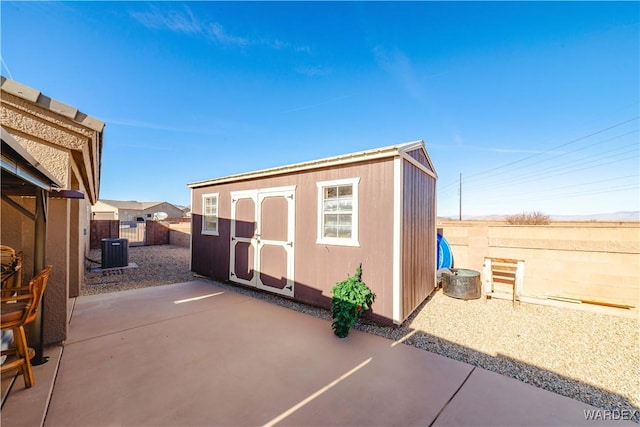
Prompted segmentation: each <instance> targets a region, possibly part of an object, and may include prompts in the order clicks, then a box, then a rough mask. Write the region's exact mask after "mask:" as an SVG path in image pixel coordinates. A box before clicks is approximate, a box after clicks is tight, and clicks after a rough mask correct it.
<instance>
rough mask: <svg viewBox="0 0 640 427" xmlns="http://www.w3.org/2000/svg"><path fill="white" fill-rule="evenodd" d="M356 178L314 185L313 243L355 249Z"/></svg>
mask: <svg viewBox="0 0 640 427" xmlns="http://www.w3.org/2000/svg"><path fill="white" fill-rule="evenodd" d="M359 182H360V178H351V179H341V180H337V181H323V182H318V183H317V186H318V240H317V243H322V244H329V245H343V246H359V243H358V183H359Z"/></svg>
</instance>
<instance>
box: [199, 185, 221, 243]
mask: <svg viewBox="0 0 640 427" xmlns="http://www.w3.org/2000/svg"><path fill="white" fill-rule="evenodd" d="M211 197H215V198H216V211H217V212H218V213H217V215H216V229H215V231H213V230H205V229H204V225H205V219H206V216H205V212H204V209H205V199H208V198H211ZM219 219H220V193H209V194H203V195H202V229H201V230H200V233H201V234H206V235H207V236H218V235H220V234H219V232H220V220H219Z"/></svg>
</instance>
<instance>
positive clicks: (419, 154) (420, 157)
mask: <svg viewBox="0 0 640 427" xmlns="http://www.w3.org/2000/svg"><path fill="white" fill-rule="evenodd" d="M407 155H408V156H409V157H412V158H414V159H416V160H417V161H418V162H419V163H420V164H421V165H422V166H424V167H425V168H427V169H429V170H430V171H431V172H433V168H432V167H431V165H430V164H429V160H428V159H427V156H426V155H425V154H424V151H422V149H421V148H418V149H417V150H411V151H409V152H407Z"/></svg>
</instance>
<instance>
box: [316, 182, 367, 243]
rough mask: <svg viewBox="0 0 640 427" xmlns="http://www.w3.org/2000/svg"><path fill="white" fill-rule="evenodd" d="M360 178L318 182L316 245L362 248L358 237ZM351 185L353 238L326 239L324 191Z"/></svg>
mask: <svg viewBox="0 0 640 427" xmlns="http://www.w3.org/2000/svg"><path fill="white" fill-rule="evenodd" d="M359 184H360V178H359V177H358V178H346V179H336V180H331V181H320V182H316V187H317V189H318V207H317V211H318V224H317V225H318V228H317V240H316V244H321V245H334V246H355V247H359V246H360V241H359V236H358V228H359V227H358V224H359V221H358V216H359V214H358V205H359V203H358V186H359ZM345 185H351V191H352V193H351V194H352V204H351V237H325V236H324V214H325V212H324V189H325V188H327V187H340V186H345Z"/></svg>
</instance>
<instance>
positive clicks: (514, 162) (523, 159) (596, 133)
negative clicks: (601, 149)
mask: <svg viewBox="0 0 640 427" xmlns="http://www.w3.org/2000/svg"><path fill="white" fill-rule="evenodd" d="M639 118H640V116H636V117H634V118H632V119H628V120H625V121H622V122H620V123H616V124H615V125H611V126H609V127H606V128H604V129H600V130H598V131H596V132H592V133H590V134H589V135H585V136H581V137H580V138H576V139H574V140H571V141H569V142H566V143H564V144H560V145H556V146H555V147H553V148H550V149H549V150H545V151H542V152H540V153H536V154H532V155H530V156H527V157H523V158H521V159H519V160H514V161H513V162H510V163H507V164H504V165H501V166H496V167H495V168H492V169H488V170H486V171H483V172H478V173H475V174H471V177H474V176H478V175H484V174H486V173H489V172H492V171H494V170H497V169H502V168H505V167H507V166H511V165H514V164H517V163H520V162H523V161H525V160H528V159H531V158H533V157H537V156H540V155H542V154H546V153H548V152H550V151H553V150H556V149H558V148H561V147H566V146H567V145H570V144H575V143H576V142H578V141H582V140H583V139H587V138H590V137H592V136H595V135H598V134H601V133H603V132H606V131H608V130H611V129H614V128H617V127H619V126H622V125H624V124H627V123H630V122H632V121H634V120H638V119H639ZM467 178H469V177H467Z"/></svg>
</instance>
